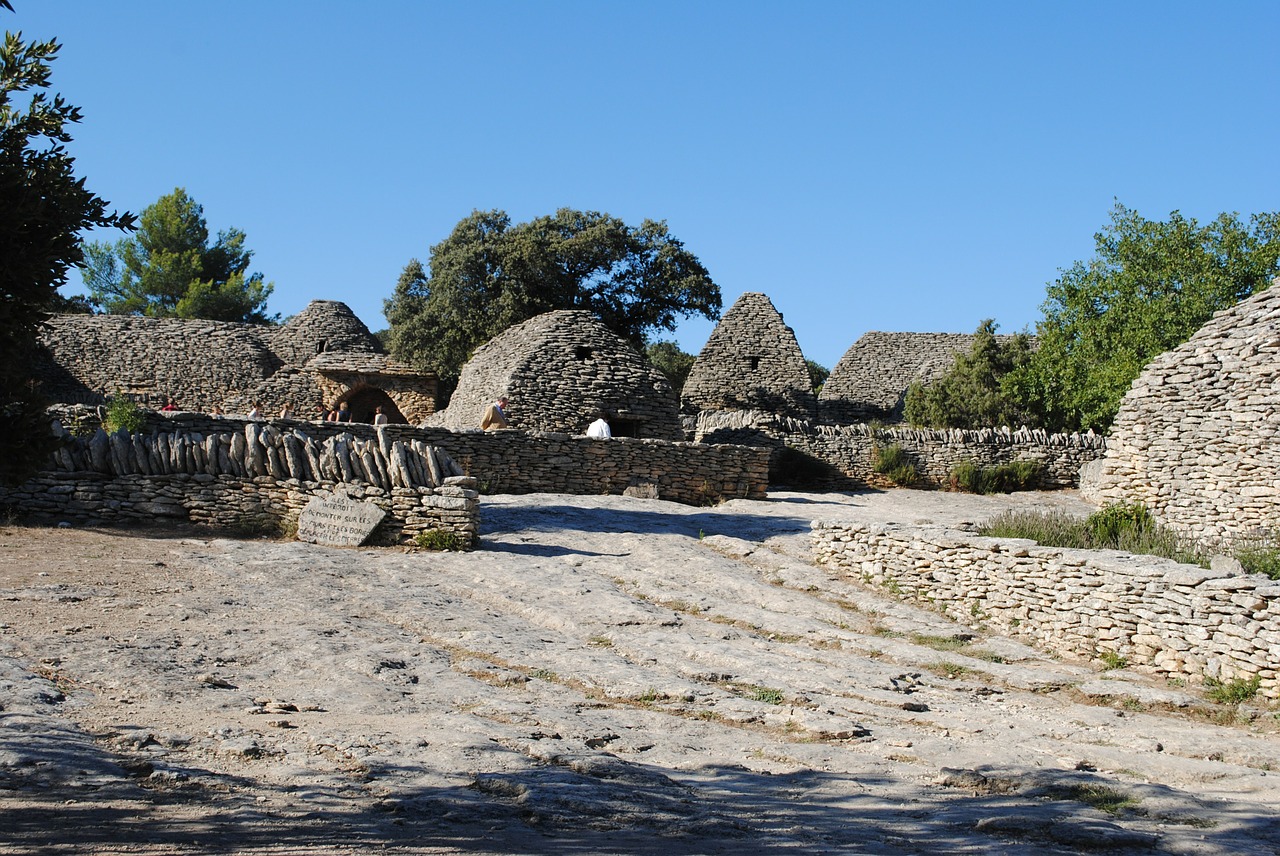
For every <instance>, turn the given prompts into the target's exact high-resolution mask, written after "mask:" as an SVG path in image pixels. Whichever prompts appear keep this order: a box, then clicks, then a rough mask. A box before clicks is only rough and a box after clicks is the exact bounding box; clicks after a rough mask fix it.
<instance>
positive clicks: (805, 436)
mask: <svg viewBox="0 0 1280 856" xmlns="http://www.w3.org/2000/svg"><path fill="white" fill-rule="evenodd" d="M694 437H695V439H697V440H698V441H700V442H704V443H722V442H730V443H747V444H750V445H756V446H768V447H770V449H771V450H772V460H771V475H770V480H771V482H772V483H774V484H789V485H803V486H812V487H820V488H827V489H836V490H856V489H859V488H864V487H868V486H873V487H882V486H886V485H887V484H888V482H887V481H886V480H885V478H884V477H883V476H881V475H880V474H878V473H876V472H875V449H876V448H877V447H879V448H884V447H886V446H889V445H892V444H895V443H896V444H898V445H899V446H901V447H902V449H903V451H904V452H905V453H906V455H907V457H908V458H909V459H910V460H912V461H914V462H915V463H916V465H917V467H918V468H919V471H920V476H921V482H920V486H923V487H945V486H946V485H947V483H948V481H949V477H950V474H951V470H952V469H953V468H954V467H955V466H956V465H957V464H961V463H964V462H967V461H968V462H973V463H976V464H978V465H979V466H982V467H992V466H995V465H997V464H1005V463H1011V462H1013V461H1036V462H1038V463H1039V464H1040V482H1039V484H1038V485H1036V487H1038V488H1040V489H1043V490H1052V489H1057V488H1069V487H1075V486H1076V485H1077V484H1078V483H1079V478H1080V468H1081V466H1083V465H1084V464H1085V463H1087V462H1089V461H1092V460H1095V459H1097V458H1099V457H1101V456H1102V455H1103V454H1105V453H1106V440H1105V438H1103V437H1100V436H1097V435H1094V434H1091V433H1090V434H1050V433H1047V432H1045V431H1040V430H1033V429H1028V428H1021V429H1018V430H1017V431H1011V430H1009V429H1007V428H983V429H981V430H977V431H967V430H960V429H933V428H907V427H893V428H885V427H873V426H871V425H864V424H860V425H849V426H844V427H836V426H831V425H815V424H813V423H811V422H807V421H801V420H795V419H786V418H781V417H777V416H774V415H772V414H766V413H761V412H749V411H719V412H715V411H704V412H703V413H701V414H699V416H698V421H697V428H696V429H695V434H694Z"/></svg>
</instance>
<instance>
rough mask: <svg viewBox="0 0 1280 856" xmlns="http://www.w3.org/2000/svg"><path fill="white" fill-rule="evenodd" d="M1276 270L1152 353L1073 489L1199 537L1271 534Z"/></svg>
mask: <svg viewBox="0 0 1280 856" xmlns="http://www.w3.org/2000/svg"><path fill="white" fill-rule="evenodd" d="M1277 474H1280V279H1277V280H1276V281H1275V282H1273V283H1272V285H1271V287H1270V288H1268V289H1266V290H1265V291H1261V292H1259V293H1258V294H1255V295H1253V296H1252V297H1249V298H1247V299H1245V300H1243V301H1241V302H1240V303H1238V304H1237V305H1235V306H1234V307H1232V308H1230V309H1226V310H1224V311H1222V312H1219V313H1218V314H1216V315H1214V317H1213V318H1212V319H1210V320H1209V322H1208V323H1206V324H1205V325H1204V326H1203V327H1201V328H1200V330H1198V331H1197V332H1196V334H1195V335H1194V336H1192V337H1191V339H1190V340H1189V341H1187V342H1186V343H1185V344H1183V345H1181V346H1179V347H1177V348H1174V349H1173V350H1171V351H1167V352H1165V353H1163V354H1161V355H1160V356H1158V357H1156V358H1155V359H1154V360H1152V361H1151V362H1150V363H1149V364H1148V365H1147V367H1146V368H1145V369H1143V371H1142V374H1141V375H1139V376H1138V379H1137V380H1135V381H1134V382H1133V385H1132V386H1131V387H1130V389H1129V391H1128V393H1126V394H1125V397H1124V398H1123V399H1122V400H1121V403H1120V410H1119V412H1118V413H1117V415H1116V419H1115V422H1114V423H1112V427H1111V434H1110V436H1109V437H1108V438H1107V453H1106V456H1105V457H1103V458H1102V459H1101V460H1100V461H1097V462H1094V463H1093V464H1090V465H1086V467H1085V469H1084V471H1083V472H1082V473H1081V484H1080V491H1081V494H1082V495H1083V496H1085V498H1087V499H1089V500H1090V501H1093V502H1097V503H1099V504H1106V505H1111V504H1116V503H1142V504H1143V505H1145V506H1146V507H1147V508H1148V509H1149V510H1150V511H1151V512H1152V514H1153V515H1154V516H1155V517H1156V519H1157V520H1159V521H1160V522H1161V523H1163V524H1164V525H1166V526H1168V527H1170V528H1172V529H1174V530H1176V531H1178V532H1180V533H1182V534H1183V535H1186V536H1188V537H1191V538H1194V539H1196V540H1200V541H1203V542H1206V543H1215V542H1221V541H1229V540H1232V539H1237V538H1252V537H1256V536H1259V535H1269V536H1272V537H1274V536H1275V535H1276V533H1277V532H1280V478H1278V475H1277Z"/></svg>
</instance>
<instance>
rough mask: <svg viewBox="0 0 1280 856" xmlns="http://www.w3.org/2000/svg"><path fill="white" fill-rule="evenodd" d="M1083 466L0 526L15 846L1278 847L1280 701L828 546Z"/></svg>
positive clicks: (2, 757) (3, 729)
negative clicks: (790, 485) (951, 481)
mask: <svg viewBox="0 0 1280 856" xmlns="http://www.w3.org/2000/svg"><path fill="white" fill-rule="evenodd" d="M1012 505H1017V506H1019V507H1026V506H1043V507H1062V508H1067V509H1071V510H1078V511H1080V512H1081V513H1085V512H1087V510H1088V507H1087V506H1085V505H1084V504H1083V503H1081V502H1079V500H1078V499H1076V498H1075V497H1074V496H1072V495H1070V494H1024V495H1014V496H1012V497H994V498H993V497H972V496H958V495H955V494H945V493H927V492H917V491H891V492H881V493H877V492H867V493H858V494H799V493H775V494H771V495H770V498H769V499H768V500H767V501H759V502H753V501H741V500H737V501H733V502H729V503H725V504H723V505H721V506H718V507H715V508H690V507H686V506H680V505H674V504H670V503H664V502H658V501H648V500H640V499H628V498H623V497H576V496H574V497H570V496H559V495H539V496H523V497H513V496H500V497H486V498H485V501H484V504H483V510H482V514H483V545H482V548H481V549H480V550H478V551H476V552H474V553H469V554H441V553H425V552H405V551H403V550H399V549H357V550H341V549H328V548H322V547H316V546H312V545H307V544H300V543H288V542H276V541H268V540H231V539H221V538H215V537H212V536H210V535H209V534H208V533H201V532H198V531H195V530H190V531H185V532H179V533H163V532H126V531H118V530H117V531H110V530H90V529H82V528H75V527H72V528H56V527H48V528H39V527H25V526H8V527H5V528H3V529H2V530H0V705H2V706H3V710H0V852H2V853H48V854H62V853H68V854H69V853H131V854H136V853H145V854H160V853H357V852H358V853H364V852H367V851H381V852H417V853H460V852H467V853H584V854H585V853H653V854H659V853H660V854H663V856H670V854H682V853H741V852H755V853H774V852H777V853H841V852H867V853H930V854H941V853H1008V854H1015V853H1017V854H1023V853H1033V854H1039V853H1044V854H1049V853H1078V852H1093V851H1098V852H1110V853H1129V852H1134V853H1137V852H1142V853H1151V852H1156V853H1171V854H1227V853H1232V854H1240V853H1250V854H1252V853H1258V854H1263V853H1265V854H1275V853H1280V823H1278V822H1277V808H1278V807H1280V772H1273V771H1277V770H1280V741H1278V740H1277V721H1276V716H1275V714H1274V711H1273V710H1268V709H1266V708H1264V707H1261V706H1255V707H1253V708H1249V709H1236V708H1226V707H1223V706H1221V705H1215V704H1212V703H1209V702H1207V701H1205V700H1204V699H1203V698H1201V697H1199V696H1198V695H1197V694H1195V693H1194V692H1193V691H1192V690H1189V689H1184V688H1177V687H1171V686H1169V685H1167V684H1165V683H1163V682H1159V681H1153V680H1152V679H1149V678H1147V677H1144V676H1142V675H1138V674H1132V673H1129V672H1119V671H1102V670H1101V667H1100V665H1098V664H1090V663H1083V662H1077V661H1071V660H1068V659H1065V658H1057V657H1054V656H1052V655H1051V654H1049V653H1046V652H1038V651H1036V650H1034V649H1033V648H1031V647H1028V645H1027V644H1025V643H1024V642H1020V641H1014V640H1011V639H1007V638H1000V637H997V636H987V635H984V634H981V633H975V632H974V631H972V630H970V629H968V628H964V627H961V626H958V625H956V624H953V623H951V622H949V621H948V620H946V619H944V618H942V617H940V616H939V615H937V614H934V613H932V612H928V611H925V610H922V609H917V608H914V607H910V606H907V605H904V604H901V603H899V602H897V601H895V600H894V599H892V598H890V597H888V596H886V595H882V594H879V593H876V592H873V591H870V590H868V589H866V588H864V587H863V586H862V585H861V584H860V583H859V582H858V581H854V580H847V579H842V578H834V577H833V576H832V575H831V574H829V573H828V572H827V571H826V570H825V569H823V568H819V567H815V566H814V565H812V564H811V563H810V562H809V561H808V559H807V556H808V532H809V522H810V521H811V520H813V519H818V518H841V517H861V518H864V519H875V520H883V521H897V522H902V523H911V522H915V521H925V520H927V521H931V522H936V523H945V524H952V525H954V524H958V523H961V522H964V521H977V520H981V519H984V518H986V517H987V516H989V515H990V514H992V513H994V512H996V511H998V510H1000V509H1002V508H1005V507H1010V506H1012Z"/></svg>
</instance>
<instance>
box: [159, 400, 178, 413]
mask: <svg viewBox="0 0 1280 856" xmlns="http://www.w3.org/2000/svg"><path fill="white" fill-rule="evenodd" d="M177 409H178V402H176V401H174V400H173V399H172V398H170V399H169V400H168V401H167V402H165V405H164V407H161V408H160V412H161V413H173V412H175V411H176V410H177Z"/></svg>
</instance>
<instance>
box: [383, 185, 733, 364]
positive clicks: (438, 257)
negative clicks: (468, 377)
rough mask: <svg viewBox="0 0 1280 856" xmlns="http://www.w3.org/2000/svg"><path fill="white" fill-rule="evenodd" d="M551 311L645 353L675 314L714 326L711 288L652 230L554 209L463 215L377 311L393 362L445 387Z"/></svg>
mask: <svg viewBox="0 0 1280 856" xmlns="http://www.w3.org/2000/svg"><path fill="white" fill-rule="evenodd" d="M554 309H585V310H587V311H590V312H593V313H594V314H595V315H596V316H597V317H599V318H600V320H601V321H603V322H604V324H605V325H606V326H607V327H609V329H611V330H613V331H614V332H616V333H618V334H620V335H622V336H625V337H626V338H627V339H629V340H630V341H631V342H632V343H634V344H635V346H636V347H637V348H638V349H643V348H644V343H645V339H646V337H647V336H648V335H649V334H650V333H651V332H652V331H655V330H673V329H675V325H676V318H677V317H678V316H685V315H690V314H693V313H698V314H701V315H704V316H706V317H707V318H712V319H715V318H717V317H719V313H720V288H719V286H717V285H716V284H715V283H714V282H712V281H711V277H710V276H709V275H708V273H707V270H706V268H704V267H703V266H702V263H701V262H699V261H698V259H697V257H696V256H694V255H693V254H692V253H690V252H689V251H687V250H686V249H685V248H684V245H683V244H681V242H680V241H678V240H677V239H676V238H674V237H672V236H671V235H670V234H669V233H668V231H667V226H666V224H665V223H662V222H655V221H652V220H645V221H643V222H642V223H641V224H640V225H639V226H638V227H633V226H628V225H626V224H625V223H623V222H622V221H621V220H618V219H617V218H615V217H610V216H609V215H608V214H601V213H598V212H595V211H573V210H570V209H568V208H562V209H560V210H559V211H557V212H556V213H555V214H554V215H553V216H544V217H538V218H537V219H534V220H531V221H529V222H528V223H519V224H517V225H514V226H513V225H512V224H511V219H510V218H509V217H508V216H507V215H506V213H505V212H502V211H473V212H472V213H471V214H470V215H469V216H467V217H464V218H463V219H462V220H461V221H460V222H459V223H458V224H457V225H456V226H455V227H454V229H453V232H452V233H451V234H450V235H449V237H447V238H445V239H444V240H443V241H441V242H440V243H438V244H436V245H435V246H433V247H432V248H431V257H430V273H428V272H427V269H425V268H424V267H423V266H422V264H421V262H419V261H418V260H416V259H414V260H413V261H411V262H409V264H408V265H406V266H405V269H404V271H403V272H402V273H401V275H400V280H399V282H398V283H397V284H396V290H395V294H394V296H393V297H392V298H391V299H390V300H387V301H386V304H385V310H384V311H385V314H386V316H387V321H388V322H389V323H390V329H391V353H392V354H393V355H394V356H395V357H396V358H397V359H400V360H402V361H404V362H406V363H410V364H412V365H416V366H418V367H420V368H426V369H431V370H433V371H435V372H436V373H437V374H439V375H440V376H441V377H442V378H449V377H456V376H457V374H458V372H459V371H461V368H462V365H463V364H464V363H465V362H466V361H467V359H468V358H469V357H470V355H471V353H472V351H474V350H475V349H476V348H477V347H479V346H480V345H482V344H484V343H485V342H487V341H488V340H489V339H491V338H493V337H494V336H495V335H497V334H498V333H500V332H502V331H503V330H505V329H507V328H508V327H510V326H511V325H513V324H518V323H520V322H521V321H525V320H527V319H529V318H532V317H533V316H535V315H539V314H541V313H543V312H549V311H551V310H554Z"/></svg>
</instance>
